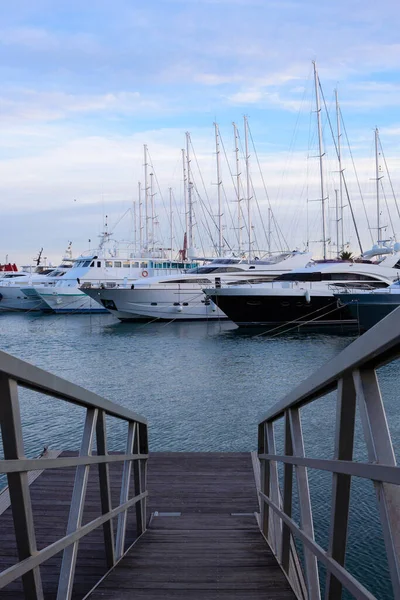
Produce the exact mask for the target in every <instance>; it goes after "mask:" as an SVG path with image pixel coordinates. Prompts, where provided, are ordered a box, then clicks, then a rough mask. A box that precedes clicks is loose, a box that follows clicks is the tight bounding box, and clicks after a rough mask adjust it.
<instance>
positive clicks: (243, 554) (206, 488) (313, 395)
mask: <svg viewBox="0 0 400 600" xmlns="http://www.w3.org/2000/svg"><path fill="white" fill-rule="evenodd" d="M397 313H398V311H394V312H393V313H392V314H390V315H389V316H388V317H386V318H385V319H384V320H383V321H381V322H380V323H379V324H378V325H377V326H375V327H374V328H373V329H371V330H369V331H368V332H367V333H366V334H364V335H363V336H362V337H360V338H358V339H357V340H356V341H355V342H353V343H352V344H350V345H349V346H348V347H347V348H346V349H345V350H344V351H342V352H341V353H340V354H339V355H338V356H337V357H336V358H334V359H333V360H331V361H329V362H328V363H327V364H326V365H324V366H323V367H322V368H320V369H319V370H318V371H317V372H316V373H314V374H313V375H312V376H311V377H310V378H308V379H307V380H306V381H304V382H302V383H301V384H300V385H299V386H298V387H297V388H296V389H295V390H293V391H292V392H291V393H289V394H288V395H287V396H286V397H285V398H283V399H282V400H280V401H279V402H278V403H277V404H276V405H275V406H274V407H273V408H272V409H271V410H270V411H269V412H268V413H267V415H266V416H265V417H264V418H263V419H262V421H261V422H260V423H259V425H258V453H253V454H252V455H251V454H250V453H213V452H208V453H196V452H193V453H151V454H150V455H149V452H148V425H147V422H146V420H145V419H144V418H143V417H141V416H139V415H137V414H135V413H133V412H131V411H130V410H128V409H126V408H124V407H122V406H118V405H117V404H115V403H113V402H110V401H108V400H106V399H104V398H102V397H100V396H98V395H96V394H94V393H92V392H89V391H87V390H85V389H83V388H81V387H79V386H77V385H75V384H72V383H71V382H68V381H66V380H64V379H61V378H60V377H57V376H55V375H52V374H50V373H48V372H46V371H44V370H42V369H39V368H37V367H34V366H32V365H30V364H29V363H27V362H24V361H22V360H20V359H17V358H15V357H12V356H10V355H8V354H6V353H3V352H0V425H1V437H2V444H3V453H4V458H3V459H2V460H0V473H3V474H5V475H6V476H7V483H8V487H7V488H6V489H5V490H4V491H3V492H2V493H0V597H1V598H4V599H6V598H8V597H10V598H14V599H15V598H21V599H22V598H26V599H32V600H33V599H34V600H41V599H45V598H57V600H64V599H69V598H83V597H85V598H92V599H93V600H96V598H128V597H129V598H130V597H132V598H134V597H135V594H139V593H140V595H138V596H137V597H140V598H156V597H157V598H159V597H161V596H160V593H161V594H162V597H165V598H175V597H178V596H176V594H181V595H180V596H179V597H184V596H185V594H186V597H190V598H194V599H195V598H204V597H210V598H212V597H218V598H225V597H226V598H228V597H235V598H240V597H242V598H247V597H250V596H251V598H260V599H261V598H274V597H276V598H288V599H289V598H296V597H297V598H301V599H310V600H314V599H315V600H319V599H320V598H321V597H322V596H324V597H325V598H326V599H329V600H337V599H339V598H341V597H342V593H343V590H347V591H348V592H349V593H350V594H351V595H352V597H354V598H359V599H368V600H371V599H373V598H374V596H373V595H372V593H371V592H369V591H368V589H367V588H366V587H365V585H364V584H363V582H362V581H359V580H357V579H356V578H355V577H354V575H352V574H351V573H350V572H349V570H348V569H347V568H346V552H347V551H348V530H349V511H350V492H351V482H352V479H353V478H362V479H364V480H365V479H366V480H370V481H371V482H372V483H373V486H374V488H375V491H376V502H377V508H378V512H379V518H380V522H381V525H382V532H383V538H384V545H385V551H386V555H387V561H388V565H389V572H390V579H391V585H392V588H393V595H394V598H400V577H399V556H400V538H399V527H400V514H399V510H400V505H399V487H398V486H399V484H400V471H399V468H398V467H397V465H396V459H395V454H394V450H393V444H392V440H391V436H390V431H389V427H388V422H387V417H386V413H385V408H384V403H383V399H382V395H381V391H380V387H379V381H378V375H377V369H378V368H379V367H381V366H382V365H384V364H386V363H388V362H390V361H392V360H395V359H396V358H397V357H398V356H399V355H400V318H399V316H398V314H397ZM19 387H23V388H28V389H30V390H33V391H35V392H39V393H41V394H45V395H47V396H51V397H52V398H54V400H55V401H57V402H58V401H61V402H66V403H72V404H75V405H78V406H80V407H83V408H84V409H85V422H84V427H83V436H82V440H81V445H80V449H79V450H77V451H75V452H62V453H61V454H60V452H58V453H57V452H53V453H52V452H51V451H46V452H44V453H43V454H42V456H40V457H37V458H27V457H26V456H25V452H24V445H23V425H22V419H21V411H20V403H19V395H18V391H19ZM335 391H336V394H335V396H334V398H333V400H332V402H333V403H334V404H335V414H336V419H335V423H334V426H335V442H334V449H333V454H332V456H331V458H329V459H326V458H315V457H310V456H307V454H306V452H305V444H304V436H303V431H302V409H303V407H305V406H306V405H309V404H310V403H318V402H319V401H320V400H321V399H322V398H323V397H324V396H326V395H327V394H331V393H332V392H335ZM357 410H358V413H359V415H360V418H361V423H362V432H363V436H364V439H365V443H366V447H367V449H368V460H367V461H365V462H360V461H358V460H356V459H355V457H354V440H355V426H356V415H357ZM109 418H114V419H117V420H118V421H120V422H124V423H125V427H126V440H125V451H124V452H123V453H111V452H109V450H108V445H109V444H108V436H107V427H106V421H107V419H109ZM279 421H282V422H283V429H284V444H283V445H284V451H283V452H282V453H278V452H277V450H276V448H277V434H276V426H277V423H278V422H279ZM317 433H318V432H316V434H317ZM95 444H96V449H94V445H95ZM279 464H282V465H283V477H280V471H279V468H278V465H279ZM93 467H96V469H95V472H94V471H93ZM309 469H312V470H322V471H325V472H328V473H331V477H332V488H331V489H332V493H331V497H330V498H328V499H327V510H328V511H329V515H330V529H329V542H328V546H327V547H326V548H323V547H322V546H321V545H320V544H318V543H317V542H316V539H315V532H314V524H313V511H312V503H311V498H310V485H309V474H308V471H309ZM64 474H65V476H64ZM294 481H295V482H296V485H295V486H294ZM295 487H296V489H297V493H298V510H299V516H300V520H299V523H298V522H297V521H296V519H295V518H294V504H295V494H294V491H295ZM62 510H63V511H64V514H62ZM96 510H97V511H98V514H97V513H96ZM85 511H86V512H85ZM96 514H97V516H96ZM132 515H133V518H132ZM63 519H64V520H63ZM359 534H360V535H362V532H359ZM51 536H53V538H54V536H56V539H52V538H51ZM93 536H95V537H93ZM88 539H90V540H91V541H90V543H88V542H87V540H88ZM49 540H51V541H50V542H49ZM39 542H40V543H39ZM85 544H86V546H85ZM298 550H299V551H298ZM101 557H102V558H103V559H104V565H103V566H102V567H100V566H99V565H100V562H99V561H100V558H101ZM163 561H164V562H163ZM318 564H322V565H323V566H324V568H325V570H326V577H325V578H324V579H322V578H321V577H320V572H319V569H318ZM89 584H90V585H89ZM18 586H19V587H18ZM85 586H86V588H85ZM134 592H135V593H134ZM182 594H183V596H182ZM207 594H209V596H207ZM213 594H215V596H213Z"/></svg>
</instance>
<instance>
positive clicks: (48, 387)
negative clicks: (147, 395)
mask: <svg viewBox="0 0 400 600" xmlns="http://www.w3.org/2000/svg"><path fill="white" fill-rule="evenodd" d="M0 374H2V375H4V376H7V377H9V378H10V379H13V380H14V381H16V382H18V384H19V385H20V386H21V387H25V388H28V389H31V390H34V391H36V392H41V393H42V394H47V395H48V396H53V397H54V398H59V399H61V400H67V401H68V402H71V403H73V404H78V405H80V406H85V407H89V406H91V407H93V408H99V409H102V410H105V411H106V412H107V414H108V415H111V416H114V417H119V418H121V419H124V420H127V421H136V422H137V423H143V424H147V420H146V419H145V418H144V417H142V416H140V415H137V414H136V413H134V412H132V411H131V410H129V409H127V408H125V407H124V406H120V405H118V404H114V403H113V402H110V401H109V400H106V399H105V398H103V397H102V396H98V395H97V394H95V393H94V392H90V391H89V390H87V389H85V388H83V387H81V386H79V385H76V384H75V383H72V382H71V381H68V380H67V379H63V378H62V377H59V376H58V375H53V373H49V372H48V371H45V370H44V369H40V368H39V367H35V366H34V365H31V364H30V363H28V362H26V361H24V360H21V359H20V358H17V357H15V356H12V355H11V354H7V352H2V351H0Z"/></svg>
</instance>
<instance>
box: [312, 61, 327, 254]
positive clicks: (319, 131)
mask: <svg viewBox="0 0 400 600" xmlns="http://www.w3.org/2000/svg"><path fill="white" fill-rule="evenodd" d="M313 65H314V83H315V103H316V109H317V110H316V112H317V123H318V146H319V174H320V184H321V206H322V250H323V258H324V260H326V226H325V187H324V169H323V167H324V164H323V160H322V159H323V156H324V154H325V153H324V150H323V144H322V126H321V106H320V99H319V80H318V73H317V65H316V63H315V61H313Z"/></svg>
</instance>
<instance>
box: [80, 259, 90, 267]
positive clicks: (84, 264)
mask: <svg viewBox="0 0 400 600" xmlns="http://www.w3.org/2000/svg"><path fill="white" fill-rule="evenodd" d="M89 265H90V260H85V261H84V263H83V265H82V267H88V266H89Z"/></svg>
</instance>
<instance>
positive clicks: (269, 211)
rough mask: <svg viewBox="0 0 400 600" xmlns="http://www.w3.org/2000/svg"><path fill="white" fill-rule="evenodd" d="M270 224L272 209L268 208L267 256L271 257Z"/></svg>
mask: <svg viewBox="0 0 400 600" xmlns="http://www.w3.org/2000/svg"><path fill="white" fill-rule="evenodd" d="M271 224H272V208H271V207H270V206H269V207H268V240H267V241H268V254H269V255H270V256H271Z"/></svg>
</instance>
